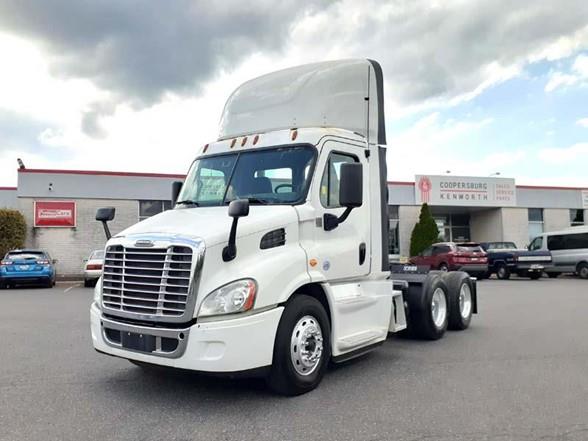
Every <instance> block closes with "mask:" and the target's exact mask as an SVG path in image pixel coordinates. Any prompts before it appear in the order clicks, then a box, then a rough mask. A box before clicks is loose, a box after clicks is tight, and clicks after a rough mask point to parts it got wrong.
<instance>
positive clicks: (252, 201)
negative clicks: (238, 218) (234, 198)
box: [245, 198, 273, 205]
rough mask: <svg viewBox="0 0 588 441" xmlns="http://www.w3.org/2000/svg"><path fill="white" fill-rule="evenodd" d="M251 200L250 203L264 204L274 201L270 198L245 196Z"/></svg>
mask: <svg viewBox="0 0 588 441" xmlns="http://www.w3.org/2000/svg"><path fill="white" fill-rule="evenodd" d="M245 199H247V200H248V201H249V203H250V204H262V205H267V204H269V203H271V202H273V201H270V200H268V199H260V198H245Z"/></svg>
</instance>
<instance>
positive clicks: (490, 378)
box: [0, 278, 588, 441]
mask: <svg viewBox="0 0 588 441" xmlns="http://www.w3.org/2000/svg"><path fill="white" fill-rule="evenodd" d="M479 286H480V288H479V298H480V314H479V315H478V316H475V317H474V320H473V322H472V327H471V328H470V329H469V330H467V331H463V332H449V333H448V334H447V335H446V336H445V338H444V339H442V340H440V341H437V342H422V341H414V340H403V339H399V338H391V339H390V340H389V341H388V342H386V344H385V345H384V346H383V347H381V348H380V349H379V350H377V351H376V352H373V353H372V354H371V355H368V356H366V357H364V358H362V359H359V360H356V361H353V362H349V363H347V364H345V365H342V366H339V367H336V368H334V369H331V371H330V372H328V374H327V376H326V377H325V379H324V381H323V383H322V384H321V385H320V387H319V388H318V389H317V390H316V391H314V392H312V393H310V394H307V395H304V396H300V397H296V398H283V397H278V396H274V395H272V394H271V393H270V392H268V391H267V390H266V389H265V387H264V384H263V382H262V381H251V380H246V381H245V380H241V381H235V380H227V379H218V378H209V377H203V376H198V375H188V374H172V373H169V372H158V373H145V372H143V371H142V370H141V369H140V368H138V367H135V366H134V365H132V364H130V363H129V362H127V361H125V360H121V359H117V358H111V357H107V356H104V355H101V354H98V353H95V352H94V351H93V349H92V348H91V342H90V335H89V325H88V320H89V312H88V308H89V305H90V302H91V298H92V290H91V289H87V288H82V287H74V288H73V289H69V290H68V288H69V286H68V285H60V286H58V287H56V288H54V289H12V290H0V440H2V441H13V440H76V441H80V440H86V439H96V440H98V439H99V440H106V439H110V440H115V439H116V440H119V439H120V440H166V441H170V440H233V439H235V440H290V439H292V440H347V439H349V440H431V441H449V440H457V441H463V440H476V441H479V440H500V441H504V440H542V441H546V440H565V441H571V440H588V281H584V280H578V279H574V278H565V279H556V280H551V279H542V280H540V281H536V282H534V281H529V280H524V279H521V280H511V281H498V280H487V281H482V282H480V284H479ZM66 290H67V292H64V291H66ZM252 345H254V342H252Z"/></svg>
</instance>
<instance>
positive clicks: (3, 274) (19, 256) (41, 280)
mask: <svg viewBox="0 0 588 441" xmlns="http://www.w3.org/2000/svg"><path fill="white" fill-rule="evenodd" d="M54 263H55V261H54V260H52V259H51V256H49V254H48V253H47V252H45V251H41V250H13V251H9V252H8V253H7V254H6V256H4V259H2V260H1V261H0V288H5V287H8V286H14V285H24V284H37V285H43V286H47V287H51V286H54V285H55V267H54V266H53V264H54Z"/></svg>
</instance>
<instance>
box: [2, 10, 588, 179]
mask: <svg viewBox="0 0 588 441" xmlns="http://www.w3.org/2000/svg"><path fill="white" fill-rule="evenodd" d="M0 55H1V57H2V63H1V66H2V67H1V68H0V186H11V185H16V175H17V174H16V158H18V157H20V158H22V159H23V160H24V162H25V164H26V166H27V167H29V168H65V169H90V170H119V171H145V172H160V173H184V172H185V171H186V170H187V168H188V166H189V164H190V162H191V160H192V159H193V157H194V155H195V154H196V152H197V151H198V150H199V149H200V148H201V146H202V145H203V144H205V143H206V142H208V141H211V140H214V139H216V136H217V133H218V120H219V116H220V113H221V110H222V107H223V105H224V101H225V99H226V98H227V96H228V95H229V94H230V92H231V91H232V90H233V89H234V88H235V87H237V86H238V85H239V84H240V83H241V82H243V81H245V80H247V79H249V78H252V77H254V76H257V75H260V74H264V73H267V72H270V71H272V70H276V69H280V68H283V67H289V66H293V65H297V64H302V63H307V62H313V61H321V60H328V59H337V58H354V57H366V58H373V59H376V60H378V61H379V62H380V63H381V65H382V68H383V70H384V79H385V90H386V125H387V134H388V148H389V149H388V170H389V176H388V177H389V179H392V180H412V179H413V178H414V174H416V173H445V172H446V171H447V170H450V171H451V173H452V174H461V175H480V176H487V175H490V174H492V173H495V172H500V174H501V175H502V176H508V177H514V178H516V179H517V182H518V183H526V184H546V185H571V186H583V187H588V2H587V1H586V0H557V1H554V0H552V1H545V0H529V1H522V0H521V1H516V2H513V1H507V0H493V1H487V0H484V1H471V0H456V1H453V0H437V1H433V0H430V1H419V0H406V1H401V0H395V1H376V0H374V1H372V0H362V1H361V2H360V1H357V0H352V1H347V0H341V1H335V0H332V1H326V0H322V1H321V0H316V1H313V0H308V1H303V0H298V1H294V0H281V1H279V2H277V1H270V0H256V1H252V0H248V1H247V2H245V1H237V0H223V1H216V2H212V1H209V2H204V1H189V0H173V1H166V2H155V1H151V2H146V1H144V0H125V1H121V0H102V1H87V0H36V1H35V0H0Z"/></svg>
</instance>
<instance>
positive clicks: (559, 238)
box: [529, 226, 588, 279]
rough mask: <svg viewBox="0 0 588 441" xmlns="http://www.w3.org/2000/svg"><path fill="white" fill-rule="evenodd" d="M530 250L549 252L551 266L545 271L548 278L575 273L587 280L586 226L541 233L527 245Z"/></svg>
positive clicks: (587, 235)
mask: <svg viewBox="0 0 588 441" xmlns="http://www.w3.org/2000/svg"><path fill="white" fill-rule="evenodd" d="M529 249H530V250H549V251H551V255H552V257H553V266H552V267H550V268H549V269H546V273H547V275H548V276H549V277H557V276H558V275H560V274H562V273H575V274H577V275H578V276H580V277H581V278H582V279H588V226H585V227H584V226H578V227H571V228H568V229H566V230H561V231H554V232H551V233H543V234H541V235H540V236H537V237H536V238H535V239H533V241H532V242H531V244H530V245H529Z"/></svg>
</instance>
